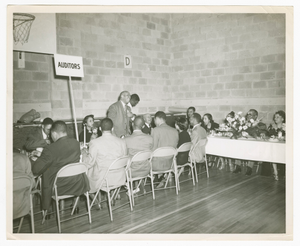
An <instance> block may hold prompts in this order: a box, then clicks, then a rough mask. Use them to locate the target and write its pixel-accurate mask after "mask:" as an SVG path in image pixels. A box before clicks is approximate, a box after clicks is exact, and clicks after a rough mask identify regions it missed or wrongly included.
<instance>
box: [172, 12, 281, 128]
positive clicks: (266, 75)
mask: <svg viewBox="0 0 300 246" xmlns="http://www.w3.org/2000/svg"><path fill="white" fill-rule="evenodd" d="M171 27H172V28H171V33H172V34H171V38H172V41H173V47H172V49H171V53H172V59H171V68H172V73H171V75H170V76H171V77H170V80H171V84H172V87H171V90H172V99H173V105H174V106H177V107H180V106H181V107H189V106H195V107H196V109H197V111H198V112H199V113H200V114H201V115H203V114H204V113H206V112H209V113H211V114H212V115H213V116H214V118H215V120H216V121H217V122H222V119H224V117H225V116H226V114H227V113H228V112H229V111H231V110H234V111H243V112H244V113H246V112H247V111H248V110H249V109H250V108H255V109H257V110H258V111H259V117H264V121H265V122H267V123H270V122H271V121H272V117H273V114H274V113H275V112H276V111H277V110H280V109H282V110H285V16H284V15H283V14H201V15H199V14H172V16H171Z"/></svg>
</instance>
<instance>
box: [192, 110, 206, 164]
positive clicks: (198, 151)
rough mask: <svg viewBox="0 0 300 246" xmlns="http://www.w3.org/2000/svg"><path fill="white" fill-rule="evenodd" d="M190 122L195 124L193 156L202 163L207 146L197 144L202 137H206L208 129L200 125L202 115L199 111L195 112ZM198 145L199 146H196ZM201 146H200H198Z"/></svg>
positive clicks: (197, 161) (193, 130)
mask: <svg viewBox="0 0 300 246" xmlns="http://www.w3.org/2000/svg"><path fill="white" fill-rule="evenodd" d="M190 124H191V125H192V126H193V128H192V133H191V142H192V148H191V153H190V155H191V158H192V159H193V160H195V161H196V163H201V162H203V161H204V158H203V157H204V153H205V147H203V146H202V147H201V146H199V145H197V143H198V142H199V140H200V139H206V131H205V129H204V128H203V127H202V126H201V125H200V124H201V116H200V114H198V113H194V114H193V115H192V116H191V118H190ZM196 145H197V146H196ZM198 146H199V147H198Z"/></svg>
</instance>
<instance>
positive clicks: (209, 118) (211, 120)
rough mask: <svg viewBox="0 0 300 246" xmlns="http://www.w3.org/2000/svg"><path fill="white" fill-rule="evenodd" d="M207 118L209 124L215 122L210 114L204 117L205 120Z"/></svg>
mask: <svg viewBox="0 0 300 246" xmlns="http://www.w3.org/2000/svg"><path fill="white" fill-rule="evenodd" d="M205 116H206V117H207V118H208V120H209V122H210V123H211V124H212V123H213V122H214V120H213V117H212V115H211V114H208V113H207V114H205V115H203V118H204V117H205Z"/></svg>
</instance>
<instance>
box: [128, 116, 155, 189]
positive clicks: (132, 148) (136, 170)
mask: <svg viewBox="0 0 300 246" xmlns="http://www.w3.org/2000/svg"><path fill="white" fill-rule="evenodd" d="M144 124H145V122H144V119H143V118H142V117H141V116H137V117H135V119H134V121H133V133H132V135H131V136H127V137H125V142H126V146H127V149H128V154H129V156H130V157H132V156H134V155H135V154H136V153H138V152H139V151H142V150H152V145H153V139H152V137H151V136H149V135H148V134H145V133H143V132H142V130H141V129H142V127H143V125H144ZM149 172H150V164H149V161H144V162H134V163H132V164H131V175H132V177H143V176H145V175H147V174H149ZM138 191H139V189H137V190H136V191H135V192H138Z"/></svg>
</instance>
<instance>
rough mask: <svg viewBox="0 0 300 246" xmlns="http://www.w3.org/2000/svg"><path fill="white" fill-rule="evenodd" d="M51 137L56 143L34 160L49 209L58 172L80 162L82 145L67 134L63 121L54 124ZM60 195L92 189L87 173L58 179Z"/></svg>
mask: <svg viewBox="0 0 300 246" xmlns="http://www.w3.org/2000/svg"><path fill="white" fill-rule="evenodd" d="M51 137H52V139H53V141H54V143H52V144H50V145H47V146H46V147H45V148H44V150H43V152H42V154H41V156H40V157H39V158H38V159H37V160H36V161H32V172H33V174H34V175H36V176H39V175H41V174H42V175H43V176H42V208H43V209H44V210H49V208H50V205H51V196H52V189H53V184H54V180H55V177H56V174H57V172H58V171H59V170H60V169H61V168H62V167H64V166H66V165H68V164H71V163H76V162H79V160H80V154H81V153H80V145H79V142H78V141H77V140H76V139H75V138H69V137H68V135H67V126H66V124H65V122H63V121H56V122H54V123H53V125H52V129H51ZM57 187H58V195H75V196H79V195H81V194H83V193H84V192H86V191H88V190H89V189H90V187H89V182H88V179H87V176H86V174H80V175H76V176H72V177H66V178H59V179H58V180H57Z"/></svg>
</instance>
